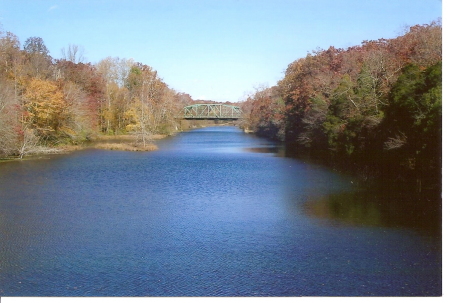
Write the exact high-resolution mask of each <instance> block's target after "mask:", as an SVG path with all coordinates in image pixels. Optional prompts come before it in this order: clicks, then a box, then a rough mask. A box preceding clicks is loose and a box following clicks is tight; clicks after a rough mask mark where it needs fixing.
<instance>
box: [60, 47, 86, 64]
mask: <svg viewBox="0 0 450 303" xmlns="http://www.w3.org/2000/svg"><path fill="white" fill-rule="evenodd" d="M61 55H62V59H63V60H66V61H70V62H73V63H75V64H77V63H84V61H85V60H86V58H85V57H84V48H83V47H82V46H78V45H75V44H69V46H68V47H67V50H66V49H65V48H62V49H61Z"/></svg>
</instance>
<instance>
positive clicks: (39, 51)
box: [23, 37, 51, 78]
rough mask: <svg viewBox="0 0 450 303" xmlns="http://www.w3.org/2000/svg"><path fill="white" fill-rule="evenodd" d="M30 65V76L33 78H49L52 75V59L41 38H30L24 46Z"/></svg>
mask: <svg viewBox="0 0 450 303" xmlns="http://www.w3.org/2000/svg"><path fill="white" fill-rule="evenodd" d="M23 49H24V51H25V53H26V58H27V60H28V64H29V72H28V73H29V74H30V76H32V77H43V78H47V77H48V76H49V74H50V70H49V68H50V66H51V57H50V55H49V51H48V49H47V47H46V46H45V44H44V40H42V38H40V37H30V38H28V39H27V40H26V41H25V43H24V46H23Z"/></svg>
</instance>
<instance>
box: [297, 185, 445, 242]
mask: <svg viewBox="0 0 450 303" xmlns="http://www.w3.org/2000/svg"><path fill="white" fill-rule="evenodd" d="M300 208H301V209H302V211H304V212H305V213H306V214H307V215H309V216H313V217H315V218H320V219H324V220H326V222H330V221H333V222H337V223H341V224H349V225H356V226H377V227H392V228H403V227H406V228H412V229H415V230H418V231H419V232H422V233H426V234H430V235H433V236H439V235H440V231H441V220H440V213H439V211H438V210H433V209H429V208H427V207H426V206H425V205H421V204H420V203H418V202H417V201H410V200H408V198H406V197H405V196H402V195H399V194H392V195H390V196H387V195H386V194H384V193H380V192H378V193H377V192H374V191H370V190H357V191H353V192H344V193H336V194H331V195H328V196H325V197H321V198H317V199H310V200H308V201H306V203H303V204H301V206H300Z"/></svg>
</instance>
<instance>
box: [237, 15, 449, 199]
mask: <svg viewBox="0 0 450 303" xmlns="http://www.w3.org/2000/svg"><path fill="white" fill-rule="evenodd" d="M243 108H244V111H245V112H246V119H245V121H244V122H243V127H244V128H247V129H250V130H253V131H254V132H255V133H257V134H259V135H262V136H265V137H268V138H271V139H275V140H280V141H284V142H285V143H286V150H287V153H288V154H290V155H295V156H300V155H309V157H310V158H311V159H316V160H320V161H321V162H325V163H328V164H329V165H332V166H334V167H335V168H337V169H339V170H344V171H348V172H351V173H356V174H358V175H359V176H360V177H361V180H366V181H370V180H375V179H384V180H385V181H386V182H388V183H389V182H390V183H391V186H393V187H396V186H401V187H403V188H405V189H407V190H408V191H410V192H414V193H415V194H418V195H419V196H423V193H430V192H433V193H435V195H436V196H435V197H434V198H430V196H429V195H428V196H426V197H425V199H437V200H439V199H440V192H441V161H442V160H441V159H442V143H441V138H442V26H441V23H440V21H437V22H432V23H431V24H426V25H416V26H413V27H411V28H409V29H408V30H407V31H405V33H404V34H403V35H401V36H399V37H397V38H395V39H379V40H376V41H363V42H362V44H361V45H358V46H353V47H349V48H347V49H337V48H334V47H332V46H331V47H329V48H328V49H327V50H322V49H318V50H315V51H313V52H311V53H308V54H307V56H306V57H304V58H300V59H298V60H296V61H294V62H292V63H291V64H289V66H288V67H287V69H286V71H285V75H284V78H283V79H281V80H280V81H279V82H278V84H277V85H276V86H274V87H262V88H260V89H257V90H256V91H255V92H254V93H253V94H251V95H250V96H249V97H248V98H247V100H246V101H245V102H244V104H243ZM438 196H439V197H438Z"/></svg>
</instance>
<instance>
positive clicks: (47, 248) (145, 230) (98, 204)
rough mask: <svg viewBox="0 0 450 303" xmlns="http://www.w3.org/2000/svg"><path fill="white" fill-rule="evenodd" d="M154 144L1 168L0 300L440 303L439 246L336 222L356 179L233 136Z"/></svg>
mask: <svg viewBox="0 0 450 303" xmlns="http://www.w3.org/2000/svg"><path fill="white" fill-rule="evenodd" d="M156 143H157V144H158V145H159V147H160V149H159V150H158V151H156V152H137V153H136V152H121V151H104V150H94V149H88V150H84V151H80V152H75V153H72V154H69V155H59V156H52V157H49V158H48V159H37V160H27V161H19V162H8V163H0V296H439V295H441V291H442V290H441V288H442V281H441V249H440V245H441V242H440V240H439V239H438V238H436V237H434V236H433V235H429V234H427V233H422V232H420V230H417V229H415V228H411V227H407V226H406V227H405V226H402V225H396V224H392V222H391V224H384V223H383V222H384V221H383V218H382V216H383V212H382V211H379V210H377V209H376V208H373V207H372V208H370V207H366V208H364V209H365V211H360V209H359V208H358V207H356V208H355V207H350V210H349V211H347V215H343V216H334V215H330V213H332V209H331V208H330V207H328V206H327V205H328V204H327V203H326V202H324V201H327V197H330V196H333V195H339V194H340V193H348V192H351V191H353V190H355V189H354V184H353V183H352V179H351V178H350V177H348V176H342V175H339V174H337V173H335V172H332V171H330V170H327V169H326V168H324V167H320V166H317V165H312V164H308V163H305V162H302V161H300V160H295V159H290V158H285V157H283V156H282V155H281V154H280V152H278V151H277V148H276V145H274V144H272V143H270V142H268V141H265V140H263V139H259V138H256V137H254V136H251V135H248V134H244V133H243V132H241V131H240V130H239V129H237V128H234V127H211V128H204V129H198V130H193V131H190V132H185V133H180V134H178V135H177V136H175V137H173V138H169V139H165V140H161V141H157V142H156ZM342 203H346V202H345V201H344V202H342ZM355 209H356V210H355ZM353 213H354V214H353ZM349 214H350V215H349ZM355 217H356V220H349V219H348V218H355Z"/></svg>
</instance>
